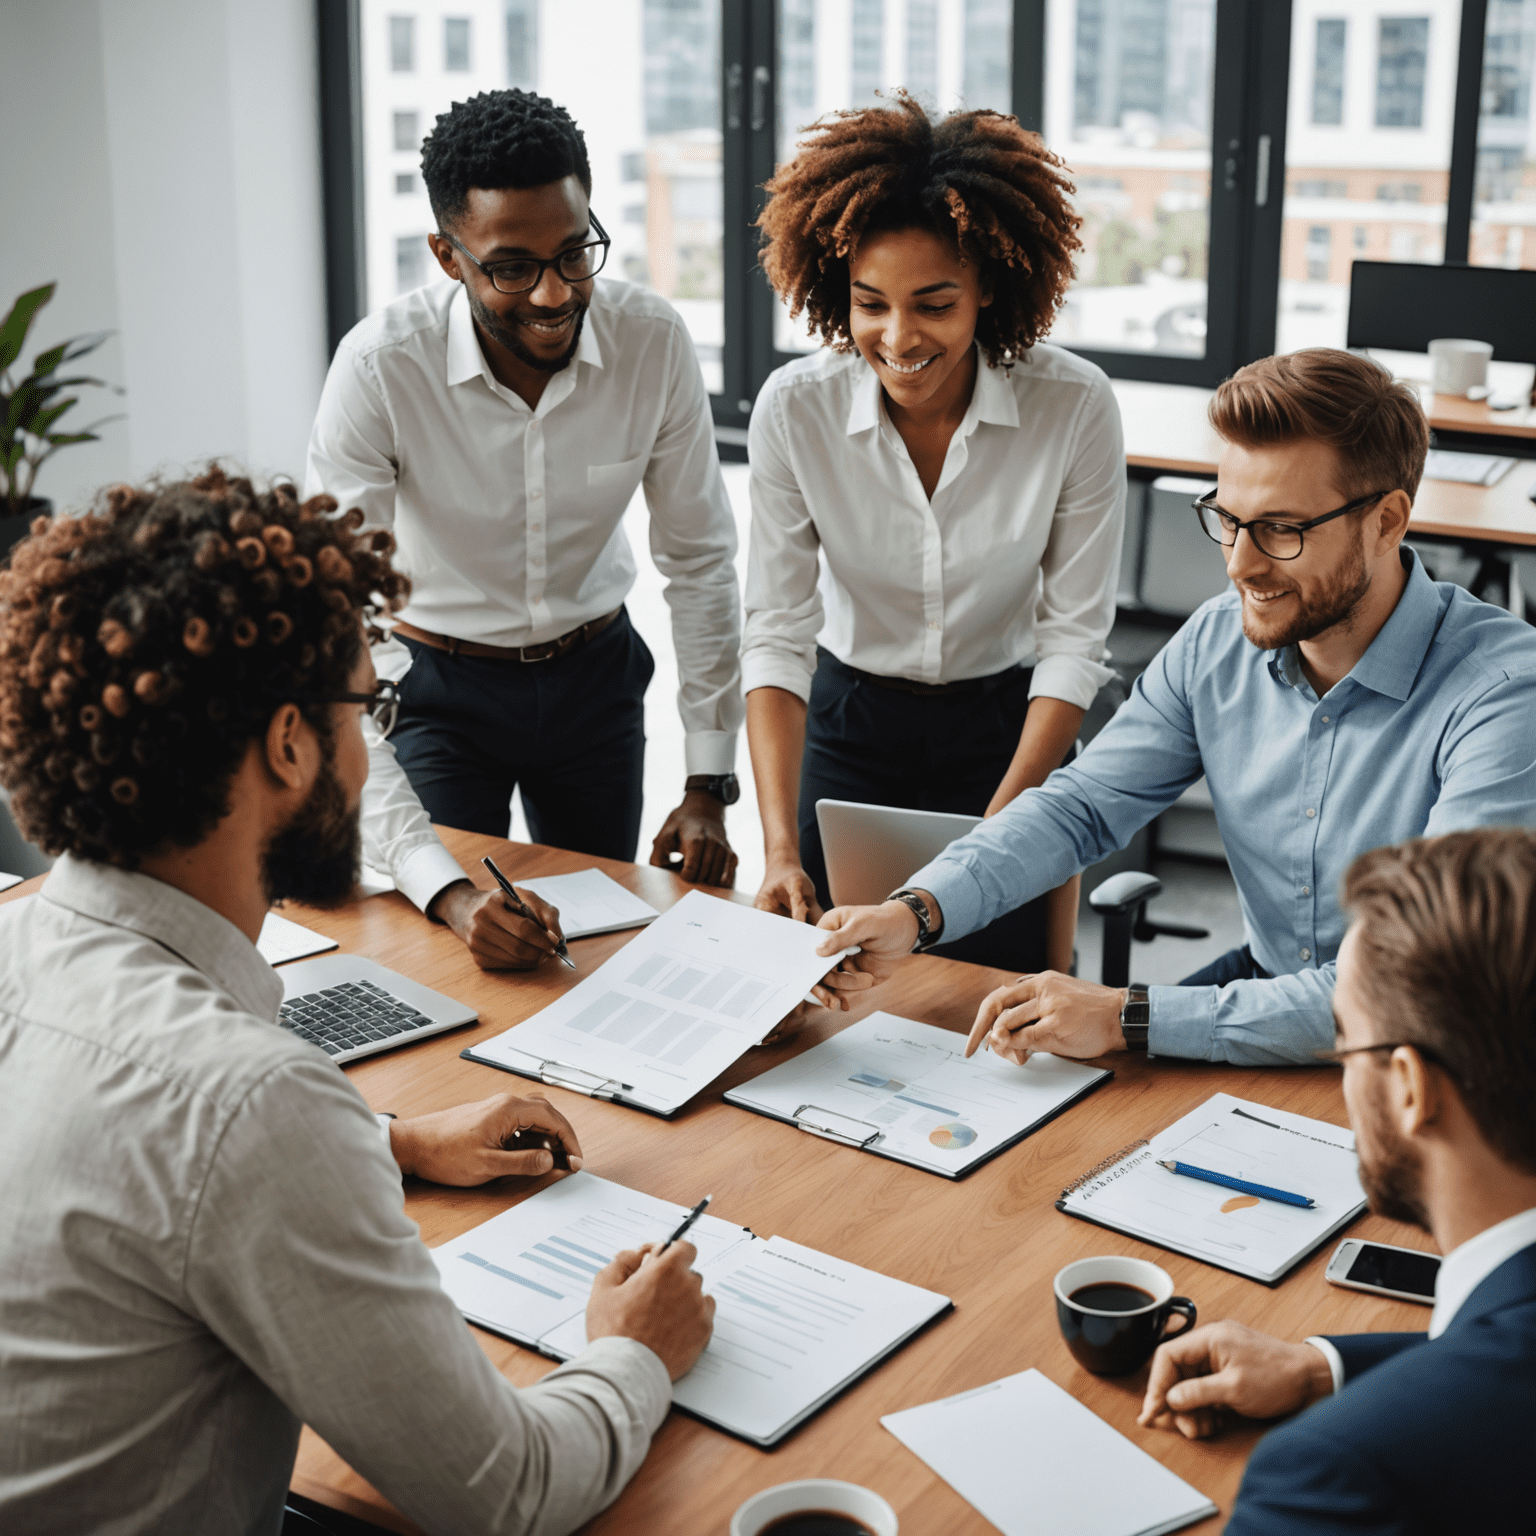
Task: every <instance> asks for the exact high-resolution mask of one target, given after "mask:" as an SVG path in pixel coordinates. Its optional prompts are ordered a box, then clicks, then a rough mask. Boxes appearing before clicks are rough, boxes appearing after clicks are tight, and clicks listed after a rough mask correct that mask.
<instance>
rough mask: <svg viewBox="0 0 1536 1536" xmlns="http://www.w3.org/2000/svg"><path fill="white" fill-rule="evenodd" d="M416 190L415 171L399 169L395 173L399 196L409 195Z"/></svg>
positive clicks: (397, 194)
mask: <svg viewBox="0 0 1536 1536" xmlns="http://www.w3.org/2000/svg"><path fill="white" fill-rule="evenodd" d="M415 190H416V173H415V171H397V172H396V173H395V195H396V196H397V197H408V196H410V194H411V193H412V192H414V191H415Z"/></svg>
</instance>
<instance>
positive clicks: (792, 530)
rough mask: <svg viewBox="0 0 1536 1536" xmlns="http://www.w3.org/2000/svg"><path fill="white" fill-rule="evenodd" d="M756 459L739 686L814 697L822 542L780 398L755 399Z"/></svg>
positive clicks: (752, 442) (752, 455) (769, 394)
mask: <svg viewBox="0 0 1536 1536" xmlns="http://www.w3.org/2000/svg"><path fill="white" fill-rule="evenodd" d="M747 445H748V446H747V457H748V458H749V459H750V460H751V462H752V481H751V484H752V541H751V546H750V548H749V551H748V555H747V601H746V608H747V618H746V628H745V632H744V639H743V642H742V654H741V680H742V688H743V690H744V691H745V692H747V693H750V692H751V691H752V690H753V689H754V688H783V689H784V690H785V691H786V692H789V693H792V694H794V695H795V696H796V697H797V698H800V699H804V700H806V701H807V702H809V700H810V697H811V680H812V678H814V677H815V675H816V637H817V636H818V635H819V634H820V633H821V627H822V623H823V622H824V619H825V614H824V611H823V608H822V601H821V592H820V589H819V587H818V585H817V583H818V578H819V576H820V560H819V556H820V552H821V541H820V539H819V538H818V536H817V533H816V524H815V522H814V521H813V520H812V518H811V514H810V510H809V508H807V506H806V504H805V498H804V496H802V495H801V492H800V485H799V480H798V478H797V477H796V475H795V471H794V466H793V465H792V464H791V462H790V456H789V444H788V438H787V434H786V431H785V428H784V420H783V414H782V411H781V409H780V405H779V396H778V393H777V391H775V390H774V389H773V388H772V387H771V386H770V387H769V388H768V389H765V390H764V391H763V392H762V393H761V394H760V395H759V396H758V398H757V404H756V406H755V407H754V409H753V411H752V421H751V425H750V427H749V429H748V435H747Z"/></svg>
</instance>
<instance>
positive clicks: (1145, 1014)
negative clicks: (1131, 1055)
mask: <svg viewBox="0 0 1536 1536" xmlns="http://www.w3.org/2000/svg"><path fill="white" fill-rule="evenodd" d="M1151 1024H1152V1004H1151V1002H1150V1001H1149V1000H1148V997H1147V989H1146V988H1145V987H1144V986H1142V984H1141V983H1140V982H1139V981H1133V982H1132V983H1131V984H1130V986H1128V987H1127V988H1126V989H1125V1006H1124V1007H1123V1008H1122V1009H1121V1010H1120V1033H1121V1034H1123V1035H1124V1036H1125V1048H1126V1050H1128V1051H1144V1050H1146V1048H1147V1033H1148V1030H1149V1029H1150V1028H1151Z"/></svg>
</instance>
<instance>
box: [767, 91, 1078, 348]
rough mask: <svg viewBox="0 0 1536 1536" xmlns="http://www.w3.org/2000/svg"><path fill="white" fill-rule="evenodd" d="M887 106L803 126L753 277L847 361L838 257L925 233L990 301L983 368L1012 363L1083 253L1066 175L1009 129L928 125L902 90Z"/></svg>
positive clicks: (844, 292)
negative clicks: (866, 239) (758, 272)
mask: <svg viewBox="0 0 1536 1536" xmlns="http://www.w3.org/2000/svg"><path fill="white" fill-rule="evenodd" d="M891 100H892V103H893V104H892V105H890V106H882V107H867V108H863V109H861V110H856V111H848V112H835V113H832V114H831V115H830V116H828V117H825V118H822V119H821V120H820V121H819V122H817V123H815V124H813V125H812V127H811V128H810V130H809V131H808V136H807V137H806V138H805V139H804V140H802V141H801V146H800V153H799V154H798V155H796V157H795V158H794V159H793V160H791V161H790V162H789V163H788V164H787V165H784V166H781V167H780V169H779V170H778V172H777V173H776V174H775V175H774V176H773V178H772V179H771V180H770V181H769V182H768V183H767V190H768V193H769V198H768V206H767V207H766V208H764V209H763V211H762V214H761V216H760V217H759V218H758V221H757V223H758V227H759V228H760V229H761V230H762V232H763V244H762V251H761V255H760V260H761V262H762V265H763V270H764V271H765V272H766V273H767V274H768V280H769V282H770V283H772V284H773V287H774V289H775V291H776V292H777V293H778V294H779V296H780V297H781V298H782V299H783V300H784V301H785V302H786V303H787V304H788V305H789V310H790V314H791V315H792V316H796V317H798V316H799V315H800V314H802V313H803V314H805V315H806V317H807V318H808V320H809V322H810V328H811V330H812V331H814V332H815V333H816V334H817V335H819V336H820V337H821V338H822V340H823V341H825V342H826V343H828V345H830V346H832V347H834V348H836V349H838V350H839V351H848V350H849V349H851V347H852V346H853V338H852V335H851V333H850V330H849V323H848V311H849V298H850V295H849V286H848V284H849V278H848V258H849V255H850V254H851V253H852V252H853V250H854V248H855V247H856V246H857V245H858V243H859V241H860V239H862V238H863V236H865V235H866V234H873V233H875V232H876V231H883V230H892V229H929V230H932V231H934V232H935V233H936V234H940V235H942V236H944V237H945V238H947V239H951V240H954V241H955V242H956V243H957V244H958V246H959V248H960V254H961V255H962V256H963V257H964V258H965V259H966V260H968V261H973V262H975V263H976V264H977V266H978V268H979V269H980V272H981V280H982V285H983V288H984V289H985V290H986V291H989V292H990V293H991V295H992V303H991V304H990V305H989V306H988V307H987V308H985V309H983V310H982V312H981V315H980V317H979V319H978V320H977V324H976V340H977V341H978V342H979V343H980V344H981V348H982V350H983V351H984V352H985V353H986V355H987V361H988V362H990V363H991V364H993V365H994V366H996V365H998V364H1000V363H1010V362H1014V361H1016V360H1017V359H1018V358H1019V357H1020V356H1022V355H1023V353H1024V352H1026V351H1027V350H1028V349H1029V348H1030V347H1032V346H1033V345H1034V344H1035V343H1036V342H1037V341H1039V340H1040V338H1041V337H1042V336H1044V335H1045V334H1046V332H1047V331H1049V330H1050V328H1051V323H1052V321H1053V320H1054V319H1055V316H1056V311H1057V310H1058V309H1060V307H1061V304H1062V301H1063V300H1064V299H1065V297H1066V292H1067V285H1068V284H1069V283H1070V282H1071V281H1072V259H1073V256H1074V255H1075V253H1076V252H1077V251H1079V250H1080V249H1081V248H1082V242H1081V241H1080V240H1079V239H1078V237H1077V230H1078V226H1079V224H1080V223H1081V222H1082V221H1081V220H1080V219H1079V217H1078V216H1077V214H1075V213H1074V212H1073V211H1072V205H1071V201H1070V199H1071V196H1072V193H1073V190H1074V189H1073V187H1072V185H1071V183H1070V182H1069V181H1068V180H1067V179H1066V177H1065V175H1064V174H1063V171H1064V170H1065V167H1064V166H1063V164H1062V162H1061V161H1060V160H1059V159H1057V157H1056V156H1055V155H1053V154H1052V153H1051V152H1050V151H1049V150H1048V149H1047V148H1046V147H1045V144H1044V142H1043V141H1042V140H1041V138H1040V136H1039V135H1038V134H1034V133H1029V132H1026V131H1025V130H1024V129H1023V128H1021V127H1020V126H1019V124H1018V120H1017V119H1016V118H1012V117H1004V116H1003V115H1002V114H1001V113H998V112H986V111H976V112H951V113H950V114H949V115H948V116H947V117H945V118H942V119H940V120H939V121H937V122H935V121H934V120H933V119H931V118H930V117H929V116H928V114H927V112H926V111H925V110H924V109H923V107H922V105H921V104H920V103H919V102H917V101H915V100H914V99H913V98H912V97H911V96H909V95H908V94H907V93H906V92H905V91H898V92H896V93H895V94H894V96H893V97H892V98H891Z"/></svg>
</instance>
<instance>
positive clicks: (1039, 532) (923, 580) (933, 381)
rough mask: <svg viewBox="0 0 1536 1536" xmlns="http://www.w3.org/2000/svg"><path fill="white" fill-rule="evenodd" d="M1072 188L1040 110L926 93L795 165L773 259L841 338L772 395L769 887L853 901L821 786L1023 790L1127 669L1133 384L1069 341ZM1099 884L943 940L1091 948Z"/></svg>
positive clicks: (917, 795)
mask: <svg viewBox="0 0 1536 1536" xmlns="http://www.w3.org/2000/svg"><path fill="white" fill-rule="evenodd" d="M1071 190H1072V189H1071V187H1070V186H1069V184H1068V183H1067V182H1066V181H1065V179H1064V177H1063V170H1062V166H1061V163H1060V161H1058V160H1057V159H1056V158H1055V157H1054V156H1053V155H1051V154H1050V153H1049V151H1047V150H1046V148H1045V146H1044V145H1043V144H1042V143H1041V141H1040V139H1039V138H1038V137H1037V136H1036V135H1034V134H1031V133H1027V132H1025V131H1024V130H1023V129H1022V128H1020V127H1019V125H1018V123H1017V121H1016V120H1015V119H1013V118H1011V117H1003V116H1000V115H999V114H998V113H995V112H982V111H977V112H953V113H951V114H950V115H949V116H948V117H946V118H944V119H942V120H941V121H933V120H930V118H929V117H928V115H927V114H926V112H925V111H924V110H923V108H922V107H921V106H920V105H919V104H918V103H917V102H916V101H914V100H913V99H912V98H911V97H909V96H907V95H905V94H904V93H902V94H898V95H897V96H896V97H895V98H894V100H893V102H892V104H891V105H887V106H879V107H873V108H869V109H867V110H862V111H853V112H841V113H837V114H835V115H834V116H832V117H829V118H825V119H823V120H822V121H821V122H820V123H818V124H816V125H815V127H814V128H813V129H812V130H811V132H810V134H809V136H808V137H807V138H806V139H805V140H804V142H803V143H802V145H801V148H800V153H799V154H798V156H797V157H796V158H795V159H794V160H792V161H791V162H789V163H788V164H787V165H785V166H784V167H782V168H781V169H780V170H779V172H778V173H777V175H775V176H774V178H773V179H772V180H771V181H770V182H769V183H768V191H769V193H770V194H771V196H770V199H769V202H768V205H767V207H766V208H765V209H764V210H763V213H762V216H761V218H760V219H759V221H758V222H759V224H760V226H761V228H762V231H763V251H762V263H763V267H764V269H765V271H766V272H767V274H768V277H769V280H770V281H771V282H772V284H773V286H774V288H775V290H776V291H777V293H778V294H779V296H780V298H781V299H782V300H783V301H784V302H785V303H786V304H787V305H788V307H789V310H790V313H791V314H792V315H797V316H798V315H802V314H803V315H805V316H806V317H807V319H808V322H809V326H810V329H811V331H812V332H813V333H815V334H817V335H819V336H820V337H821V339H822V341H823V342H825V343H826V346H825V349H824V350H822V351H820V352H817V353H814V354H812V355H811V356H808V357H804V358H799V359H797V360H796V361H794V362H792V363H790V364H788V365H787V366H785V367H783V368H780V369H779V370H778V371H777V372H775V373H774V374H772V375H771V376H770V377H769V379H768V381H767V383H766V384H765V385H764V386H763V390H762V392H761V394H759V396H758V397H757V401H756V403H755V405H754V407H753V411H752V424H751V433H750V456H751V462H752V547H751V558H750V563H749V568H748V575H747V599H746V611H747V618H746V637H745V643H744V646H743V653H742V674H743V676H742V684H743V687H744V688H745V689H746V690H747V732H748V738H749V741H750V743H751V749H752V767H753V772H754V774H755V776H756V779H757V790H758V802H759V806H760V808H761V811H762V819H763V835H764V842H765V848H766V853H767V866H768V867H767V876H766V879H765V880H764V883H763V886H762V889H761V890H760V891H759V893H758V899H757V904H758V905H759V906H760V907H765V908H768V909H770V910H773V911H779V912H784V913H787V914H789V915H791V916H794V917H796V918H803V917H804V918H809V919H810V920H812V921H814V920H815V919H816V918H817V917H818V916H819V915H820V912H819V909H820V908H821V907H825V906H827V905H828V904H829V902H830V895H829V892H828V889H827V877H826V867H825V862H824V860H823V857H822V850H821V840H820V836H819V834H818V831H817V824H816V802H817V800H819V799H823V798H827V799H835V800H856V801H862V802H865V803H870V804H880V805H892V806H905V807H910V808H914V809H923V810H934V811H958V812H965V813H969V814H972V815H982V814H984V813H985V814H990V813H991V812H993V811H997V810H1000V809H1001V808H1002V807H1003V806H1004V805H1006V804H1007V803H1008V802H1009V801H1010V800H1011V799H1013V797H1014V796H1015V795H1017V794H1019V793H1020V792H1021V791H1023V790H1025V789H1028V788H1030V787H1032V786H1034V785H1038V784H1040V783H1041V782H1042V781H1043V780H1044V779H1045V777H1046V775H1047V774H1049V773H1050V772H1051V771H1052V770H1053V769H1055V768H1056V767H1057V766H1059V764H1060V763H1061V762H1062V761H1063V760H1064V759H1065V758H1066V756H1067V755H1068V754H1069V752H1070V751H1071V748H1072V744H1073V742H1074V741H1075V740H1076V737H1077V732H1078V727H1079V725H1080V724H1081V722H1082V718H1083V714H1084V711H1085V710H1086V709H1087V706H1088V705H1089V703H1091V702H1092V699H1093V696H1094V694H1095V693H1096V692H1097V691H1098V689H1099V687H1100V686H1101V685H1102V684H1103V683H1104V682H1105V681H1106V680H1107V679H1108V678H1109V677H1110V675H1111V674H1110V671H1109V669H1108V668H1107V667H1106V666H1105V665H1104V657H1105V654H1106V653H1105V649H1104V641H1105V636H1106V635H1107V634H1108V631H1109V626H1110V624H1111V622H1112V621H1113V619H1114V608H1115V583H1116V576H1117V574H1118V570H1119V561H1120V536H1121V531H1122V528H1123V524H1124V515H1125V459H1124V452H1123V447H1122V442H1121V431H1120V418H1119V412H1118V410H1117V408H1116V405H1115V399H1114V396H1113V394H1112V393H1111V391H1110V388H1109V381H1108V380H1107V379H1106V378H1105V376H1104V375H1103V373H1102V372H1100V370H1099V369H1097V368H1095V367H1094V366H1093V365H1092V364H1091V363H1087V362H1084V361H1083V360H1082V359H1081V358H1078V357H1076V356H1074V355H1073V354H1072V353H1070V352H1066V351H1063V350H1060V349H1058V348H1055V347H1050V346H1047V345H1045V344H1044V343H1043V341H1042V338H1043V337H1044V336H1045V334H1046V333H1047V332H1048V331H1049V329H1050V325H1051V322H1052V320H1053V318H1054V317H1055V314H1056V311H1057V310H1058V309H1059V308H1060V306H1061V303H1062V300H1063V298H1064V296H1065V293H1066V289H1067V285H1068V283H1069V282H1070V281H1071V277H1072V259H1073V256H1074V253H1075V252H1076V251H1077V250H1078V249H1079V241H1078V238H1077V226H1078V219H1077V216H1076V215H1075V214H1074V213H1073V212H1072V209H1071V204H1070V201H1069V197H1070V194H1071ZM1076 901H1077V895H1076V882H1075V881H1073V882H1072V884H1071V886H1070V887H1063V888H1062V890H1061V891H1059V892H1055V893H1052V894H1051V895H1050V896H1045V897H1042V898H1040V900H1039V901H1038V902H1036V903H1033V904H1031V906H1030V907H1026V908H1023V909H1021V910H1020V911H1018V912H1014V913H1010V914H1008V915H1007V916H1006V917H1004V918H1001V919H999V920H998V922H997V923H995V924H993V925H992V927H991V928H988V929H984V930H983V931H982V932H981V933H980V934H976V935H973V936H972V937H971V938H968V939H967V940H965V941H964V947H963V948H959V949H955V950H948V951H946V952H948V953H958V954H960V955H962V957H963V958H967V959H978V960H986V961H987V962H989V963H992V964H997V965H1007V966H1012V967H1014V968H1016V969H1020V970H1030V971H1038V970H1044V969H1046V968H1047V967H1048V966H1049V967H1054V968H1057V969H1062V970H1065V969H1067V968H1068V967H1069V966H1070V964H1071V953H1072V939H1073V936H1074V934H1075V929H1076ZM1048 919H1049V931H1050V942H1049V945H1047V924H1048ZM1004 930H1006V931H1004Z"/></svg>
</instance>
